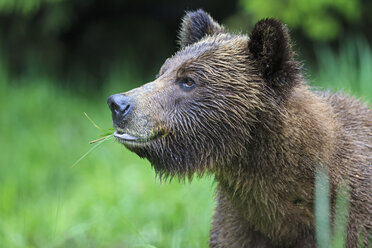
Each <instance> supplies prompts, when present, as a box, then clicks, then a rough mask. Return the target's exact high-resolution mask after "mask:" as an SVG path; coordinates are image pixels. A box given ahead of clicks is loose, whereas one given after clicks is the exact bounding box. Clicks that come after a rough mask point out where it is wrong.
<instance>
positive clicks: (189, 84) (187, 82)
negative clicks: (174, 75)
mask: <svg viewBox="0 0 372 248" xmlns="http://www.w3.org/2000/svg"><path fill="white" fill-rule="evenodd" d="M177 82H178V84H179V85H180V86H181V88H182V89H184V90H191V89H193V88H194V87H195V86H196V84H195V82H194V80H192V79H191V78H189V77H185V78H180V79H178V81H177Z"/></svg>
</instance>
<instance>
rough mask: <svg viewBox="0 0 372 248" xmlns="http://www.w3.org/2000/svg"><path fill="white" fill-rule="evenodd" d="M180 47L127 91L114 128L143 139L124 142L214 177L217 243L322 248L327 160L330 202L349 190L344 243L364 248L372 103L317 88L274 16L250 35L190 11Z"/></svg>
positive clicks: (370, 207)
mask: <svg viewBox="0 0 372 248" xmlns="http://www.w3.org/2000/svg"><path fill="white" fill-rule="evenodd" d="M179 43H180V45H181V50H180V51H179V52H178V53H177V54H176V55H174V56H173V57H172V58H169V59H168V60H167V61H166V62H165V63H164V65H163V66H162V68H161V70H160V72H159V76H158V77H157V79H156V80H155V81H154V82H151V83H149V84H146V85H145V86H143V87H141V88H138V89H135V90H132V91H130V92H127V93H125V96H126V97H128V98H130V99H131V101H132V102H131V104H132V105H133V106H135V107H133V110H132V111H131V112H130V113H129V114H128V115H127V116H126V117H125V119H123V120H122V121H116V122H114V126H115V128H116V129H117V130H118V132H119V133H126V134H130V135H131V136H133V137H137V138H138V141H134V142H133V141H127V140H123V139H121V138H118V141H119V142H121V143H123V144H124V145H125V146H126V147H127V148H128V149H130V150H132V151H133V152H136V153H137V154H138V155H139V156H141V157H145V158H147V159H148V160H149V161H150V162H151V164H152V165H153V166H154V168H155V171H156V172H157V174H159V176H160V177H161V178H172V177H174V176H178V177H180V178H184V177H189V178H192V176H193V175H194V174H195V173H197V174H198V175H199V176H201V175H203V173H205V172H207V173H212V174H214V175H215V179H216V181H217V182H218V189H217V207H216V212H215V214H214V219H213V225H212V229H211V237H210V247H315V237H314V232H315V230H314V229H315V227H314V206H313V205H314V177H315V171H316V169H317V168H318V167H320V166H324V167H325V168H327V169H328V171H329V174H330V185H331V199H332V203H333V202H334V197H335V191H336V189H337V187H338V185H341V184H342V185H344V184H347V185H348V186H349V187H350V195H351V199H350V211H349V212H350V214H349V216H350V217H349V226H348V235H347V246H348V247H356V244H357V237H358V233H359V232H364V233H367V232H370V230H371V228H372V196H371V174H372V173H371V172H372V111H371V109H369V108H368V107H367V106H366V105H363V104H362V103H360V102H359V101H357V100H353V99H351V98H348V97H346V96H344V95H342V94H336V95H333V94H330V93H321V92H313V91H311V90H310V89H309V86H307V84H306V82H305V80H304V79H303V77H302V74H301V66H300V64H299V63H297V62H296V61H295V54H294V52H293V50H292V46H291V42H290V39H289V34H288V31H287V29H286V27H285V26H284V25H282V24H281V23H280V22H278V21H276V20H273V19H266V20H262V21H261V22H259V23H257V24H256V26H255V28H254V30H253V31H252V34H251V35H250V37H248V36H245V35H232V34H229V33H227V32H226V31H225V29H224V28H223V27H221V26H220V25H219V24H217V23H216V22H215V21H214V20H213V19H212V18H211V17H210V16H209V15H208V14H206V13H205V12H203V11H201V10H198V11H195V12H189V13H188V14H187V15H186V17H185V18H184V21H183V24H182V27H181V33H180V42H179ZM186 81H192V82H194V84H193V86H192V87H190V88H188V87H186V86H185V82H186ZM371 83H372V82H371ZM332 214H333V209H332Z"/></svg>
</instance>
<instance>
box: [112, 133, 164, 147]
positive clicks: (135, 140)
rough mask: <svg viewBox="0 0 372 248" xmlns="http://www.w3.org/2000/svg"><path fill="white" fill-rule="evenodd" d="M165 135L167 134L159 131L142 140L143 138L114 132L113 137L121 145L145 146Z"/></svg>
mask: <svg viewBox="0 0 372 248" xmlns="http://www.w3.org/2000/svg"><path fill="white" fill-rule="evenodd" d="M166 134H167V133H166V132H165V131H162V130H159V131H156V132H152V134H151V135H149V136H148V137H145V138H143V137H138V136H134V135H131V134H128V133H124V132H121V131H116V132H115V133H114V137H115V139H116V140H117V141H118V142H119V143H122V144H124V145H130V146H139V145H145V144H147V143H150V142H152V141H155V140H157V139H160V138H162V137H165V136H166Z"/></svg>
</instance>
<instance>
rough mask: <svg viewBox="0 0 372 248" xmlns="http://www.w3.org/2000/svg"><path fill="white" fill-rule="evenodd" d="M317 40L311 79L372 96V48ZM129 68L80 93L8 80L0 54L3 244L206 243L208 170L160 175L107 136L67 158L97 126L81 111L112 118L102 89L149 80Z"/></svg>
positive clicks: (42, 82)
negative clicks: (169, 178) (193, 175)
mask: <svg viewBox="0 0 372 248" xmlns="http://www.w3.org/2000/svg"><path fill="white" fill-rule="evenodd" d="M349 46H350V47H351V48H350V47H349ZM321 49H324V50H319V51H320V52H319V58H318V59H319V63H320V67H319V68H320V69H319V72H318V73H317V74H315V75H317V77H316V79H315V80H314V82H316V83H317V84H318V85H323V86H325V87H331V88H335V89H339V88H341V87H344V86H345V87H346V88H347V90H350V91H351V92H353V93H354V94H356V95H358V96H361V97H364V98H365V99H369V100H371V99H372V95H371V94H372V93H371V92H372V91H369V90H368V89H370V88H369V87H371V82H372V81H371V80H370V79H371V77H372V75H371V73H372V72H371V70H370V69H368V68H371V66H370V65H371V63H372V53H371V51H370V48H369V47H368V46H367V45H366V44H365V43H357V44H356V45H354V44H352V45H345V48H342V49H343V50H342V52H341V54H340V55H338V54H337V53H335V52H334V51H331V50H330V49H328V48H321ZM351 51H355V52H356V53H357V54H359V55H354V54H353V53H352V52H351ZM353 56H355V60H356V61H357V62H355V61H354V62H353V60H352V59H351V58H354V57H353ZM0 62H1V61H0ZM357 64H359V66H356V65H357ZM133 71H135V70H133V68H131V69H130V70H125V69H124V68H123V67H119V66H118V67H117V69H115V72H113V73H112V74H111V77H109V79H108V82H107V85H106V87H105V92H104V93H102V94H97V93H95V94H93V95H90V94H88V93H86V94H84V95H81V94H80V95H79V94H77V93H74V92H72V91H71V90H66V89H62V88H61V87H57V86H55V84H53V82H52V80H51V79H50V78H48V77H42V76H40V75H38V76H34V77H24V78H22V79H19V80H17V81H14V80H12V77H10V76H9V75H8V74H7V70H6V64H4V63H0V123H1V125H0V136H1V138H0V151H1V154H0V247H174V248H177V247H206V246H207V241H208V235H209V228H210V222H211V216H212V213H213V207H214V205H215V203H214V201H213V195H214V185H213V183H212V179H211V178H205V179H202V180H198V179H196V180H194V181H193V182H192V183H191V184H180V183H178V182H177V181H173V182H172V183H170V184H161V183H159V181H157V180H156V179H155V178H154V172H153V170H152V169H151V167H150V164H149V163H148V162H147V161H145V160H141V159H139V158H138V157H137V156H136V155H135V154H132V153H130V152H128V151H127V150H126V149H124V148H123V147H122V146H121V145H119V144H117V143H115V142H113V141H112V140H109V141H107V142H106V143H105V144H103V145H102V146H100V147H99V148H97V149H96V150H95V151H94V152H92V153H90V154H89V155H88V156H87V157H85V158H84V159H83V160H81V161H80V162H79V163H78V164H77V165H76V166H74V167H71V165H72V164H73V163H74V162H75V161H76V160H77V159H78V158H79V157H81V155H83V154H84V153H85V152H86V151H87V150H89V149H90V148H91V146H90V145H89V141H91V140H93V139H95V138H97V134H98V132H97V130H96V129H95V128H94V127H93V126H92V125H91V124H90V123H89V121H88V120H87V119H86V118H85V117H84V115H83V112H87V113H88V114H89V115H90V117H92V119H94V120H95V121H96V122H97V123H98V124H99V125H100V126H102V127H105V128H106V127H107V128H108V127H111V116H110V113H109V110H108V108H107V106H106V98H107V96H108V95H109V94H112V93H116V92H120V91H125V90H128V89H129V88H132V87H133V86H134V85H136V84H138V82H144V81H145V80H144V78H141V77H140V76H139V75H136V74H135V73H133ZM349 81H350V82H354V83H353V84H350V85H348V83H347V82H349Z"/></svg>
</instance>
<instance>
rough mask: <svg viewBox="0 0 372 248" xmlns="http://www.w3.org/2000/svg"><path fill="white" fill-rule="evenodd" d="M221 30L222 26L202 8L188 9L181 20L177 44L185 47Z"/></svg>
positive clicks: (222, 29)
mask: <svg viewBox="0 0 372 248" xmlns="http://www.w3.org/2000/svg"><path fill="white" fill-rule="evenodd" d="M223 32H224V28H223V27H222V26H221V25H219V24H218V23H217V22H216V21H215V20H213V18H212V17H211V16H210V15H209V14H207V13H206V12H204V10H201V9H199V10H196V11H189V12H187V13H186V15H185V17H184V18H183V20H182V24H181V30H180V32H179V35H178V36H179V40H178V44H179V45H180V46H181V47H185V46H188V45H190V44H193V43H195V42H198V41H199V40H201V39H202V38H203V37H205V36H207V35H214V34H218V33H223Z"/></svg>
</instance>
